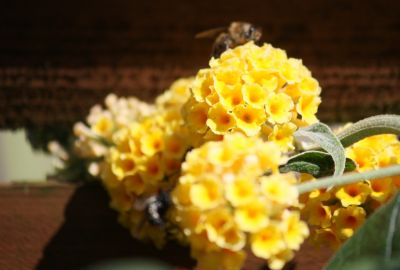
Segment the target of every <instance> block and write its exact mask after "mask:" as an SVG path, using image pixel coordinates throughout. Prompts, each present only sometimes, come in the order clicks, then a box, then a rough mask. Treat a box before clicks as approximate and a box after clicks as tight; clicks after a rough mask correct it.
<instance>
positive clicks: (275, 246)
mask: <svg viewBox="0 0 400 270" xmlns="http://www.w3.org/2000/svg"><path fill="white" fill-rule="evenodd" d="M282 233H283V232H282V228H281V227H280V226H278V225H277V224H274V223H270V224H269V225H268V226H266V227H265V228H264V229H263V230H261V231H259V232H257V233H255V234H253V235H252V236H251V239H250V242H251V250H252V251H253V253H254V254H255V255H256V256H257V257H260V258H264V259H269V258H271V257H272V256H273V255H276V254H278V253H279V252H281V251H283V250H284V249H285V248H286V244H285V242H284V240H283V238H282Z"/></svg>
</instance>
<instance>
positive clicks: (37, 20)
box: [0, 0, 400, 128]
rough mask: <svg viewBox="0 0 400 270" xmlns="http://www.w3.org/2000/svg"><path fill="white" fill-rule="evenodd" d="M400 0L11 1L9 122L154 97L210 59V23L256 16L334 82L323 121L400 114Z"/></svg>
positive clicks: (2, 27) (2, 94)
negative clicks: (108, 99)
mask: <svg viewBox="0 0 400 270" xmlns="http://www.w3.org/2000/svg"><path fill="white" fill-rule="evenodd" d="M399 11H400V2H398V1H395V0H383V1H362V0H338V1H328V2H327V1H317V0H309V1H302V0H289V1H279V0H268V1H266V0H250V1H246V2H243V1H237V0H231V1H179V0H170V1H129V0H115V1H112V2H110V1H105V0H98V1H94V0H91V1H84V2H82V1H79V0H69V1H57V2H54V1H51V0H43V1H40V2H36V1H33V2H32V1H21V0H15V1H7V2H4V3H2V6H1V8H0V40H1V42H0V111H1V112H2V113H1V114H0V128H18V127H26V126H29V127H35V126H44V125H50V126H60V125H70V124H71V123H73V122H75V121H77V120H79V119H82V118H83V117H84V116H85V115H86V114H87V112H88V109H89V107H90V106H91V105H92V104H94V103H95V102H100V101H101V100H102V99H103V97H104V96H105V95H106V94H107V93H108V92H110V91H115V92H117V93H118V94H121V95H138V96H139V97H141V98H144V99H147V100H150V99H151V98H152V97H154V96H155V95H156V94H157V93H159V92H161V91H162V90H164V89H165V88H166V87H168V85H169V84H170V83H171V82H172V81H173V80H175V79H176V78H177V77H179V76H183V75H192V74H194V73H195V71H196V69H198V68H199V67H204V66H206V65H207V62H208V59H209V53H210V47H211V41H209V40H197V39H194V35H195V34H196V33H198V32H199V31H202V30H205V29H210V28H213V27H218V26H223V25H228V24H229V22H230V21H233V20H246V21H251V22H253V23H255V24H258V25H260V26H262V27H263V29H264V40H265V41H267V42H270V43H272V44H273V45H274V46H277V47H280V48H283V49H285V50H287V52H288V55H290V56H292V57H299V58H302V59H303V60H304V63H305V64H306V65H307V66H309V67H310V68H311V69H312V71H313V72H314V75H315V77H316V78H317V79H318V80H319V81H320V82H321V85H322V87H323V94H322V95H323V96H322V97H323V103H322V105H321V108H320V119H321V120H323V121H350V120H351V121H354V120H357V119H360V118H361V117H363V116H367V115H372V114H375V113H384V112H392V113H400V105H399V104H400V103H399V101H400V94H399V90H398V89H399V85H400V83H399V82H400V71H399V66H400V47H399V46H398V44H400V20H399V16H398V14H399Z"/></svg>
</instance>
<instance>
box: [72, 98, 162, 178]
mask: <svg viewBox="0 0 400 270" xmlns="http://www.w3.org/2000/svg"><path fill="white" fill-rule="evenodd" d="M104 103H105V107H104V108H103V107H102V106H101V105H98V104H97V105H95V106H93V107H92V108H91V109H90V113H89V115H88V116H87V118H86V123H83V122H78V123H76V124H75V125H74V135H75V141H74V149H73V151H74V154H76V155H78V156H79V157H81V158H84V159H87V160H90V159H92V160H93V161H92V162H90V165H89V167H88V171H89V173H90V174H91V175H93V176H99V175H100V165H101V164H100V163H101V162H99V161H98V160H99V159H101V158H104V156H105V155H106V154H107V153H108V151H109V149H110V148H109V146H108V144H109V143H111V141H112V137H113V135H114V133H115V132H116V131H118V130H120V129H121V128H124V127H126V126H128V125H129V124H130V123H132V122H135V121H140V120H141V119H142V118H144V117H146V116H149V115H150V114H152V113H154V111H155V107H154V106H153V105H150V104H148V103H145V102H143V101H140V100H139V99H137V98H134V97H128V98H125V97H117V96H116V95H115V94H109V95H108V96H107V97H106V98H105V101H104Z"/></svg>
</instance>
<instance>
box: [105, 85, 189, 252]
mask: <svg viewBox="0 0 400 270" xmlns="http://www.w3.org/2000/svg"><path fill="white" fill-rule="evenodd" d="M190 81H191V79H190V78H188V79H180V80H178V81H176V82H174V83H173V84H172V85H171V87H170V89H169V90H167V91H166V92H165V93H164V94H162V95H161V96H159V97H158V98H157V100H156V104H155V106H154V108H152V113H151V114H149V115H144V114H143V115H142V117H136V119H131V120H129V121H128V122H127V124H126V125H119V126H118V127H117V128H116V129H115V130H114V131H113V133H112V135H111V139H110V140H111V143H112V145H113V146H112V147H108V149H109V150H108V152H107V155H106V159H105V161H104V162H103V164H102V167H101V170H100V172H101V179H102V182H103V184H104V186H105V188H106V189H107V191H108V193H109V195H110V198H111V207H112V208H114V209H115V210H117V211H118V212H119V215H120V218H119V219H120V222H121V224H123V225H124V226H125V227H127V228H128V229H129V230H130V231H131V234H132V235H133V236H134V237H135V238H138V239H143V240H145V239H150V240H152V241H153V242H154V243H155V244H156V246H158V247H162V246H163V245H164V243H165V240H166V239H165V236H166V228H165V227H159V226H156V225H153V224H152V223H151V221H150V220H149V218H150V217H149V216H148V213H147V212H146V208H147V207H148V206H149V203H150V201H151V200H154V198H155V197H156V196H157V194H159V192H160V191H162V190H163V191H167V192H168V190H170V189H172V187H173V186H174V185H175V183H176V180H177V179H178V176H179V171H180V168H181V164H182V160H183V158H184V155H185V153H186V152H187V150H188V148H189V145H190V141H189V140H192V139H193V138H192V137H190V136H189V132H188V129H187V128H186V127H185V126H184V123H183V119H182V116H181V112H180V111H181V107H182V105H183V104H184V102H185V101H186V99H187V98H188V96H189V93H190V92H189V90H188V84H189V83H190ZM117 114H118V112H117Z"/></svg>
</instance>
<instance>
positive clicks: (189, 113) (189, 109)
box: [183, 99, 209, 133]
mask: <svg viewBox="0 0 400 270" xmlns="http://www.w3.org/2000/svg"><path fill="white" fill-rule="evenodd" d="M208 109H209V105H208V104H207V103H205V102H199V103H196V101H195V100H194V99H189V101H188V102H186V103H185V105H184V106H183V116H184V119H185V121H186V123H187V125H188V126H189V127H190V128H191V129H192V130H195V131H196V133H204V132H205V131H206V130H207V125H206V122H207V119H208Z"/></svg>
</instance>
